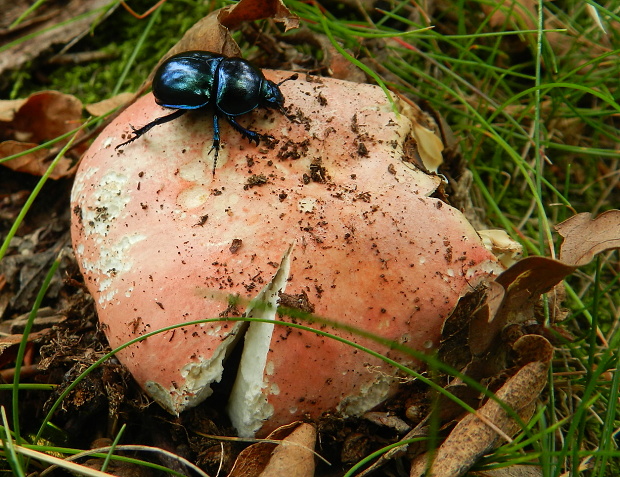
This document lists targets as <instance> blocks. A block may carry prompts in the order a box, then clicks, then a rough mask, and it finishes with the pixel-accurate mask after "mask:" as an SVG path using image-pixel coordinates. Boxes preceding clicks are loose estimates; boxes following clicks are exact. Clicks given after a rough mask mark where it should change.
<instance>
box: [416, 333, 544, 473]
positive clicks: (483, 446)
mask: <svg viewBox="0 0 620 477" xmlns="http://www.w3.org/2000/svg"><path fill="white" fill-rule="evenodd" d="M543 339H544V338H543ZM549 346H551V345H549ZM548 369H549V361H546V362H540V361H535V362H532V363H529V364H526V365H525V366H523V368H521V369H520V370H519V371H518V372H517V373H516V374H515V375H514V376H513V377H512V378H510V379H509V380H508V381H507V382H506V384H504V386H502V388H501V389H500V390H499V391H497V393H496V397H497V399H500V400H501V401H503V403H504V404H505V405H507V406H509V407H510V408H512V410H513V411H514V412H515V413H516V414H517V415H518V416H519V418H520V419H521V420H522V421H524V422H527V421H528V420H529V419H530V418H531V416H532V414H533V412H534V409H535V400H536V399H537V398H538V395H539V394H540V392H541V391H542V390H543V388H544V386H545V384H546V383H547V373H548ZM489 423H491V424H492V426H494V427H491V426H490V425H489ZM519 428H520V426H519V425H518V423H517V422H516V421H515V420H514V419H513V418H512V417H511V416H510V415H509V414H508V413H507V412H506V411H505V410H504V409H503V407H502V406H501V405H500V404H499V403H498V402H497V401H496V400H494V399H489V400H488V401H487V402H486V404H484V405H483V406H482V407H481V408H480V409H479V410H478V411H477V414H468V415H467V416H465V417H464V418H463V419H462V420H461V421H460V422H459V423H458V424H457V425H456V427H455V428H454V429H453V430H452V432H451V433H450V435H449V436H448V437H447V438H446V440H445V441H444V442H443V443H442V445H441V446H440V447H439V449H438V450H437V451H436V453H435V456H434V458H432V457H429V456H428V455H426V454H423V455H421V456H419V457H418V458H416V459H415V461H414V462H413V465H412V467H411V472H410V476H411V477H422V476H425V477H458V476H460V475H463V474H464V473H465V472H467V470H468V469H469V468H470V467H471V466H472V465H473V464H474V463H475V462H476V461H477V460H478V459H479V458H480V457H481V456H482V455H484V454H485V453H486V452H488V451H489V450H491V449H492V448H493V447H494V446H495V445H496V444H497V443H498V442H499V441H501V440H502V437H501V435H500V434H499V433H498V430H499V431H500V432H502V433H503V434H507V435H512V434H513V433H514V432H516V431H517V430H518V429H519ZM429 459H432V465H430V464H431V463H430V462H429Z"/></svg>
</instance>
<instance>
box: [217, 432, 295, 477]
mask: <svg viewBox="0 0 620 477" xmlns="http://www.w3.org/2000/svg"><path fill="white" fill-rule="evenodd" d="M299 425H300V423H299V422H293V423H291V424H287V425H285V426H281V427H279V428H277V429H276V430H275V431H273V432H272V433H271V434H269V435H268V436H267V438H266V439H265V440H262V441H259V442H257V443H256V444H252V445H251V446H249V447H246V448H245V449H244V450H243V451H241V453H240V454H239V455H238V456H237V460H236V461H235V464H234V465H233V468H232V469H231V471H230V473H229V474H228V477H257V476H259V475H260V473H261V472H263V471H264V470H265V468H266V467H267V464H268V462H269V459H270V458H271V454H272V452H273V451H274V450H275V448H276V447H277V445H278V444H277V443H275V442H274V441H276V440H282V439H284V438H286V437H287V436H288V435H290V434H292V432H293V431H294V430H295V428H296V427H297V426H299Z"/></svg>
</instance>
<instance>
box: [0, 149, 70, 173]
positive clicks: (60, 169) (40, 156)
mask: <svg viewBox="0 0 620 477" xmlns="http://www.w3.org/2000/svg"><path fill="white" fill-rule="evenodd" d="M36 146H38V144H35V143H31V142H17V141H4V142H2V143H0V157H8V156H12V155H13V154H19V153H21V152H25V151H28V150H29V149H32V148H34V147H36ZM48 156H49V151H48V150H47V149H39V150H38V151H34V152H30V153H28V154H24V155H23V156H20V157H18V158H16V159H12V160H10V161H8V162H5V163H3V165H4V166H6V167H8V168H9V169H12V170H14V171H17V172H26V173H28V174H32V175H34V176H42V175H43V174H45V171H47V169H48V168H49V165H50V162H49V160H48V159H49V158H48ZM74 165H75V161H72V160H71V159H68V158H66V157H63V158H62V159H61V160H60V161H59V162H58V163H57V164H56V167H55V168H54V171H53V172H52V174H51V175H50V177H51V178H52V179H60V178H61V177H65V176H67V175H68V174H70V173H71V172H72V169H73V167H72V166H74Z"/></svg>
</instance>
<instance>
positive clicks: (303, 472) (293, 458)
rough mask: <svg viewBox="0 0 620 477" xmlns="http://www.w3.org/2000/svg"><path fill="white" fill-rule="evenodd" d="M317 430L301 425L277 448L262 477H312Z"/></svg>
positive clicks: (310, 426) (261, 474)
mask: <svg viewBox="0 0 620 477" xmlns="http://www.w3.org/2000/svg"><path fill="white" fill-rule="evenodd" d="M315 443H316V428H315V427H314V426H313V425H311V424H306V423H304V424H300V425H299V427H297V429H295V430H294V431H293V432H291V434H290V435H289V436H287V437H286V438H284V440H283V441H282V442H281V443H280V444H279V445H278V447H276V448H275V450H274V451H273V454H272V455H271V458H270V459H269V462H268V464H267V466H266V467H265V470H263V471H262V472H261V473H260V477H284V476H287V477H312V476H313V475H314V445H315Z"/></svg>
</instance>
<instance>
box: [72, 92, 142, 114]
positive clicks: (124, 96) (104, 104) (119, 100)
mask: <svg viewBox="0 0 620 477" xmlns="http://www.w3.org/2000/svg"><path fill="white" fill-rule="evenodd" d="M133 96H134V95H133V93H120V94H117V95H116V96H113V97H111V98H108V99H104V100H103V101H99V102H98V103H93V104H87V105H86V106H84V109H86V111H87V112H88V114H92V115H93V116H103V115H104V114H106V113H108V112H110V111H111V110H113V109H115V108H118V107H119V106H123V105H124V104H128V103H129V102H130V101H131V99H132V98H133Z"/></svg>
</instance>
